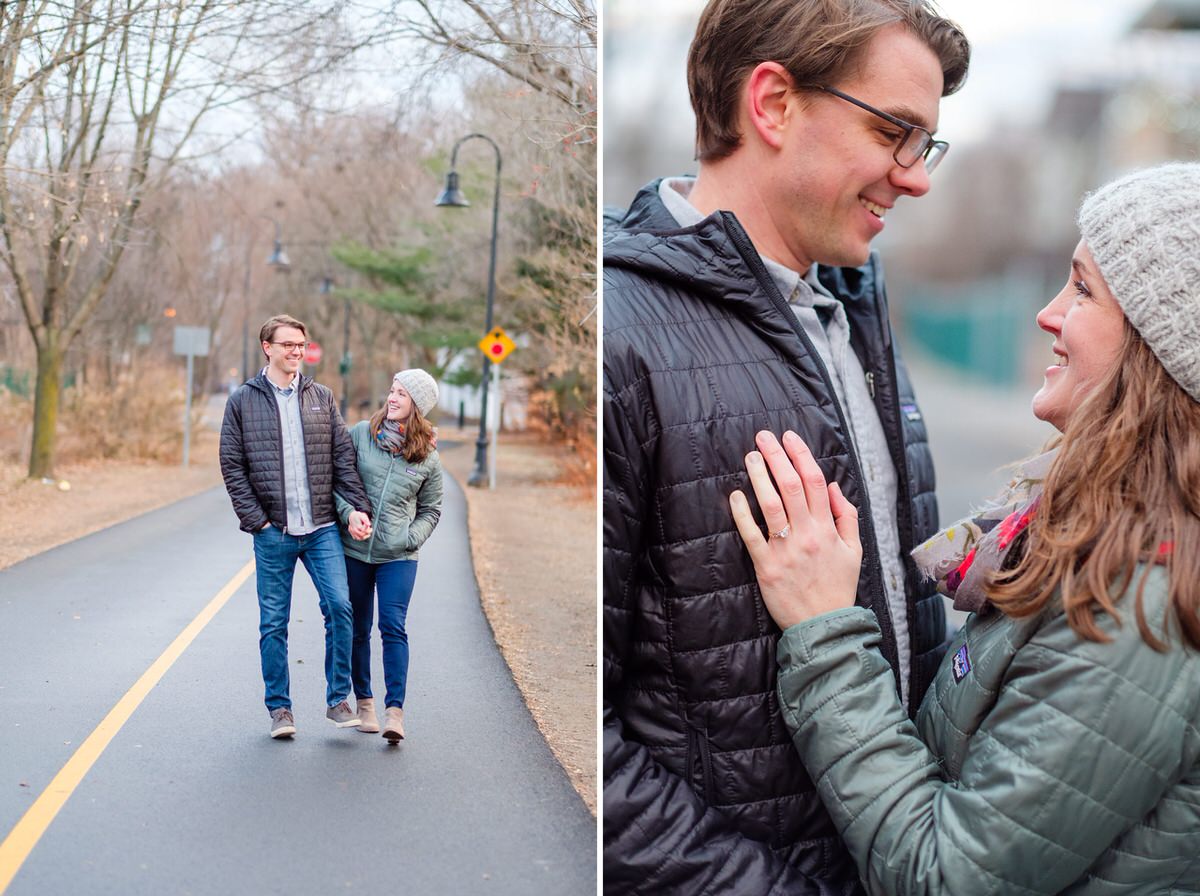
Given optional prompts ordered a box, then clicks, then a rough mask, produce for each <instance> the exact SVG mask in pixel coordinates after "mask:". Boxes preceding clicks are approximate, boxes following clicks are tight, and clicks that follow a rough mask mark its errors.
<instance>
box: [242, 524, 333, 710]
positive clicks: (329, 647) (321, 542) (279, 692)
mask: <svg viewBox="0 0 1200 896" xmlns="http://www.w3.org/2000/svg"><path fill="white" fill-rule="evenodd" d="M345 556H346V555H345V554H344V553H343V552H342V539H341V536H340V535H339V534H338V527H337V526H326V527H325V528H324V529H318V530H317V531H316V532H310V533H309V534H308V535H288V534H287V533H285V532H282V531H281V530H279V529H276V528H275V527H274V526H273V525H272V526H268V527H267V528H266V529H262V530H260V531H258V532H255V533H254V567H255V575H256V578H257V581H258V649H259V652H260V653H261V654H262V674H263V683H264V684H265V685H266V703H267V709H268V710H275V709H279V708H280V707H284V708H287V709H291V707H292V700H291V697H290V696H289V695H288V687H289V681H290V679H289V676H288V656H287V634H288V633H287V627H288V619H289V618H290V617H291V615H292V577H293V575H294V574H295V572H296V560H297V559H299V560H300V562H301V563H303V564H304V568H305V569H307V570H308V575H309V577H310V578H311V579H312V581H313V584H314V585H316V586H317V596H318V598H319V599H320V604H321V615H323V616H324V617H325V682H326V690H325V702H326V703H327V704H328V705H329V706H336V705H337V704H338V703H340V702H341V701H343V700H345V699H346V697H347V695H349V693H350V640H351V636H352V634H353V631H354V624H353V617H352V615H351V612H350V597H349V594H348V593H347V586H346V564H345V562H344V561H345Z"/></svg>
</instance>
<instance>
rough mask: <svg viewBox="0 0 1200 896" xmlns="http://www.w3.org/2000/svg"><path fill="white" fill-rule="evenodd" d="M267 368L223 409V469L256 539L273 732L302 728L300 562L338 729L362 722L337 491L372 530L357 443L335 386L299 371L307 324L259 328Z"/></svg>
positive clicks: (359, 525) (362, 526)
mask: <svg viewBox="0 0 1200 896" xmlns="http://www.w3.org/2000/svg"><path fill="white" fill-rule="evenodd" d="M259 341H260V344H261V345H262V350H263V353H264V354H265V355H266V358H267V366H266V367H264V368H263V369H262V371H260V372H259V374H258V376H256V377H254V378H253V379H251V380H249V381H248V382H246V383H245V384H244V385H242V387H241V388H239V389H238V390H237V391H236V392H234V393H233V395H231V396H230V398H229V402H228V404H226V406H225V420H224V422H223V423H222V425H221V475H222V476H223V477H224V479H225V488H226V490H227V491H228V492H229V497H230V499H231V500H232V501H233V509H234V511H235V512H236V513H237V515H238V519H239V520H240V521H241V528H242V529H243V531H246V532H250V533H251V534H252V535H253V536H254V562H255V572H256V576H257V583H258V610H259V640H258V645H259V651H260V653H261V655H262V674H263V682H264V683H265V685H266V704H267V710H268V712H270V714H271V737H291V736H292V735H293V734H295V733H296V726H295V720H294V718H293V716H292V701H291V696H290V694H289V676H288V659H287V626H288V619H289V618H290V616H291V608H292V577H293V575H294V573H295V570H296V561H297V560H299V561H300V562H302V563H303V564H304V568H305V569H307V570H308V574H309V576H310V577H311V578H312V581H313V584H314V585H315V586H316V588H317V594H318V596H319V599H320V606H321V613H322V615H323V616H324V617H325V680H326V683H327V690H326V694H325V697H326V703H327V705H328V709H327V711H326V713H325V716H326V718H328V719H329V720H330V721H331V722H333V724H334V725H336V726H337V727H339V728H353V727H357V726H358V716H357V715H355V714H354V713H353V712H351V711H350V706H349V705H348V704H347V702H346V697H347V696H348V695H349V693H350V647H351V640H352V638H353V634H354V631H353V619H352V613H351V607H350V594H349V589H348V587H347V584H346V563H345V555H344V554H343V553H342V542H341V538H340V536H339V535H338V530H337V514H336V511H335V509H334V492H335V491H336V492H337V493H338V494H340V495H342V497H344V498H345V499H346V500H347V501H348V502H350V504H352V505H353V506H354V508H355V510H354V511H353V512H352V513H351V514H350V532H351V534H352V535H353V536H354V537H356V538H364V537H366V535H367V534H368V533H369V532H370V525H371V523H370V519H371V503H370V501H369V500H368V499H367V493H366V490H365V489H364V488H363V484H362V480H361V479H359V476H358V469H357V467H356V465H355V452H354V445H353V444H352V443H351V441H350V436H349V434H348V433H347V432H346V426H345V424H344V423H343V422H342V417H341V414H339V413H338V408H337V404H336V403H335V402H334V399H333V393H332V392H330V391H329V389H327V388H325V387H324V386H320V385H318V384H317V383H315V382H313V379H312V377H308V376H305V375H304V374H302V373H300V363H301V361H302V360H303V359H304V351H305V348H306V347H307V341H308V331H307V329H306V328H305V326H304V324H302V323H301V322H300V321H298V320H296V319H295V318H293V317H289V316H288V315H286V314H280V315H276V316H275V317H272V318H271V319H270V320H268V321H267V322H266V323H265V324H263V326H262V330H261V331H260V332H259Z"/></svg>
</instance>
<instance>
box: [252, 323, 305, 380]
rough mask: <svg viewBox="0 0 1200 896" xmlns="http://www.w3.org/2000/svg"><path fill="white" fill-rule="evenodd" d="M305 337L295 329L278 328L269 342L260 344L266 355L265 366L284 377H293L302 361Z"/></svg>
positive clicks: (300, 331)
mask: <svg viewBox="0 0 1200 896" xmlns="http://www.w3.org/2000/svg"><path fill="white" fill-rule="evenodd" d="M305 342H306V340H305V336H304V332H303V331H302V330H298V329H296V328H295V327H280V328H279V329H278V330H276V331H275V335H274V336H272V337H271V341H270V342H264V343H263V344H262V347H263V351H264V352H266V354H267V365H268V366H269V367H270V368H271V369H272V370H274V371H275V372H276V373H280V374H282V375H283V376H285V377H289V378H290V377H292V376H295V374H296V371H298V370H299V369H300V363H301V362H302V361H303V360H304V346H305Z"/></svg>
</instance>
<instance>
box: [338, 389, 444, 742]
mask: <svg viewBox="0 0 1200 896" xmlns="http://www.w3.org/2000/svg"><path fill="white" fill-rule="evenodd" d="M437 396H438V388H437V381H436V380H435V379H434V378H433V377H432V376H430V375H429V374H428V373H426V372H425V371H424V370H420V369H416V368H414V369H410V370H402V371H400V372H399V373H397V374H396V376H395V377H394V378H393V380H392V388H391V391H390V392H389V393H388V397H387V401H386V402H385V403H384V406H383V407H382V408H380V409H379V410H378V411H376V412H375V414H374V416H372V417H371V419H370V420H362V421H359V422H358V423H356V424H355V425H354V426H353V427H351V428H350V438H351V440H352V441H353V442H354V448H355V450H356V451H357V453H358V472H359V475H360V476H361V477H362V480H363V484H364V485H365V486H366V489H367V494H368V495H370V497H371V503H372V505H373V506H374V508H375V515H374V516H373V518H372V519H371V522H370V526H369V527H366V528H359V529H356V528H355V527H353V526H351V525H350V511H352V510H353V508H352V507H351V506H350V505H349V504H347V503H345V502H343V501H342V500H341V499H340V498H339V500H338V512H339V515H340V516H341V519H342V523H343V526H344V528H343V531H342V544H343V547H344V548H345V552H346V577H347V579H348V580H349V584H350V604H351V606H352V607H353V611H354V644H353V649H352V651H351V654H350V675H351V679H352V681H353V684H354V696H355V699H356V701H357V706H356V709H357V712H358V718H359V729H358V730H359V731H366V732H369V733H376V732H378V731H379V720H378V718H377V716H376V710H375V700H374V697H373V695H372V691H371V627H372V624H373V622H374V619H375V606H376V603H377V602H378V606H379V635H380V639H381V641H382V642H383V675H384V680H385V684H386V692H385V697H384V702H385V710H384V716H385V718H384V726H383V736H384V737H386V738H387V739H388V741H390V742H391V743H396V742H397V741H399V740H401V739H403V737H404V695H405V690H406V686H407V682H408V631H407V629H406V628H405V619H406V617H407V616H408V605H409V601H410V600H411V598H412V591H413V582H414V581H415V580H416V577H417V551H418V549H419V548H420V547H421V545H423V544H424V543H425V539H427V538H428V537H429V535H430V533H431V532H433V529H434V527H435V526H437V523H438V519H439V518H440V517H441V514H442V463H441V460H440V459H439V458H438V453H437V450H436V448H435V445H436V440H435V438H434V433H433V426H432V424H430V422H429V421H428V420H427V419H426V415H427V414H429V412H430V411H432V410H433V409H434V408H435V407H436V406H437ZM364 536H365V537H364ZM360 539H361V540H360ZM376 598H378V601H376Z"/></svg>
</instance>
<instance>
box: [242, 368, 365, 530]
mask: <svg viewBox="0 0 1200 896" xmlns="http://www.w3.org/2000/svg"><path fill="white" fill-rule="evenodd" d="M297 377H298V380H299V389H300V401H301V404H300V420H301V424H302V425H303V427H304V455H305V461H306V466H307V470H308V488H309V492H310V493H311V495H312V517H313V523H314V524H316V525H318V526H320V525H323V524H325V523H332V522H336V521H337V513H336V509H335V507H334V499H333V492H334V489H337V491H338V492H340V493H341V494H342V495H343V496H344V497H345V498H346V499H347V500H348V501H350V502H351V503H352V504H353V505H354V506H355V507H356V508H357V509H359V510H362V511H363V512H364V513H368V514H369V513H370V512H371V502H370V501H369V500H368V499H367V493H366V490H365V489H364V488H363V484H362V480H361V479H360V478H359V475H358V468H357V466H356V465H355V454H354V445H353V444H351V442H350V436H349V434H348V433H347V432H346V426H345V424H344V423H342V415H341V414H340V413H339V412H338V408H337V402H335V401H334V399H333V393H332V392H330V391H329V389H327V388H326V387H325V386H322V385H320V384H319V383H316V382H314V381H313V378H312V377H310V376H305V375H304V374H297ZM220 454H221V475H222V476H223V477H224V479H225V489H226V491H228V492H229V498H230V500H231V501H232V502H233V509H234V512H235V513H237V515H238V519H239V520H240V521H241V528H242V530H243V531H245V532H257V531H258V530H259V529H261V528H262V527H263V526H265V525H266V524H267V522H268V521H270V523H271V524H272V525H273V526H275V527H276V528H278V529H283V528H285V527H286V526H287V504H286V501H285V499H284V484H283V437H282V432H281V429H280V425H279V403H278V402H277V401H276V400H275V393H274V392H273V391H272V389H271V384H270V382H268V381H267V377H266V374H265V373H260V374H259V375H258V376H256V377H254V378H253V379H251V380H248V381H247V382H246V383H244V384H243V385H242V386H241V387H240V388H239V389H237V391H235V392H234V393H233V394H232V395H231V396H229V401H228V402H226V404H225V419H224V422H223V423H222V424H221V449H220Z"/></svg>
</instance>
